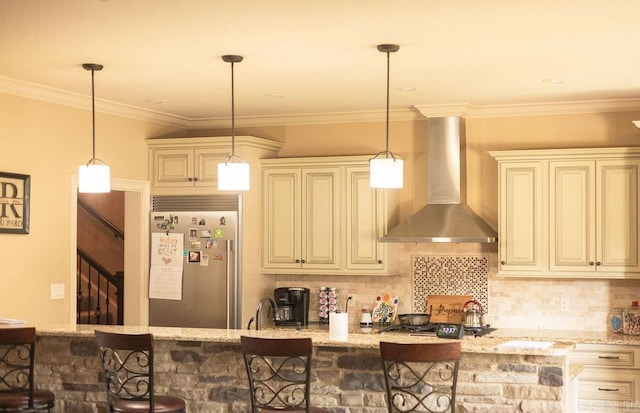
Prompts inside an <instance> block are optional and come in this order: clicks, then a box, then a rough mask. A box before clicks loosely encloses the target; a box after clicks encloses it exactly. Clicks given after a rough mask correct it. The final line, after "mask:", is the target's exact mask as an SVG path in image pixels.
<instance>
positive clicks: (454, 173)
mask: <svg viewBox="0 0 640 413" xmlns="http://www.w3.org/2000/svg"><path fill="white" fill-rule="evenodd" d="M428 122H429V123H428V138H427V139H428V140H427V144H428V147H427V152H428V153H427V162H428V165H427V168H428V183H427V192H428V193H427V205H426V206H424V207H423V208H422V209H420V210H419V211H418V212H416V213H415V214H414V215H412V216H411V217H410V218H409V219H407V220H406V221H405V222H403V223H402V224H400V225H398V226H397V227H395V228H394V229H392V230H391V231H389V232H388V233H387V234H385V236H383V237H381V238H380V242H419V243H427V242H482V243H491V242H496V241H497V239H498V234H497V233H496V232H495V231H494V230H493V228H491V227H490V226H489V225H488V224H487V223H486V222H484V221H483V220H482V219H481V218H480V217H479V216H478V215H477V214H476V213H475V212H473V210H472V209H471V208H470V207H469V206H468V205H466V202H467V194H466V185H467V182H466V172H465V166H466V159H465V136H464V119H462V118H460V117H457V116H449V117H440V118H429V120H428Z"/></svg>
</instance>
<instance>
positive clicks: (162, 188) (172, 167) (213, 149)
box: [147, 136, 282, 194]
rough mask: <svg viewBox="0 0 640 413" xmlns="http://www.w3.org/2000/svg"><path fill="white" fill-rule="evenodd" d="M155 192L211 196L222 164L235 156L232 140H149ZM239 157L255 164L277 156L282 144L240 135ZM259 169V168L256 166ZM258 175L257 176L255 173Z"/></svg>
mask: <svg viewBox="0 0 640 413" xmlns="http://www.w3.org/2000/svg"><path fill="white" fill-rule="evenodd" d="M147 145H148V146H149V178H150V180H151V185H152V187H153V190H154V193H161V192H162V193H171V194H174V193H210V192H211V190H216V189H217V185H218V164H219V163H221V162H225V161H226V160H227V158H228V157H229V154H230V153H231V137H228V136H222V137H202V138H156V139H147ZM235 146H236V154H237V155H239V156H241V157H242V158H243V159H244V160H245V161H247V162H249V163H251V162H252V161H255V160H258V159H260V158H271V157H274V156H275V155H276V153H277V151H278V150H279V149H280V148H281V147H282V144H281V143H279V142H275V141H271V140H267V139H262V138H257V137H253V136H236V138H235ZM255 168H256V169H259V168H258V165H257V163H256V165H255ZM254 175H257V174H254Z"/></svg>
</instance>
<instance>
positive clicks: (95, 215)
mask: <svg viewBox="0 0 640 413" xmlns="http://www.w3.org/2000/svg"><path fill="white" fill-rule="evenodd" d="M78 206H79V207H81V208H82V209H84V210H85V211H87V213H89V215H91V216H92V217H93V218H95V219H96V220H98V221H99V222H100V223H101V224H102V225H104V226H105V227H107V228H109V230H110V231H111V232H113V236H114V237H116V238H121V239H123V240H124V232H123V231H122V230H120V228H118V227H117V226H115V224H113V223H112V222H111V221H109V220H108V219H107V218H105V217H104V215H102V214H101V213H99V212H98V211H96V210H95V208H93V207H92V206H91V205H89V204H88V203H86V202H85V201H83V200H82V199H78Z"/></svg>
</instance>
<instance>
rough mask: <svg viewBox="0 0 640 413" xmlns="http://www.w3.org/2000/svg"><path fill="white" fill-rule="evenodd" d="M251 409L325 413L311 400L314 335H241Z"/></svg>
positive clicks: (255, 411)
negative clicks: (279, 336) (304, 336)
mask: <svg viewBox="0 0 640 413" xmlns="http://www.w3.org/2000/svg"><path fill="white" fill-rule="evenodd" d="M240 343H241V349H242V353H243V356H244V362H245V366H246V368H247V376H248V378H249V392H250V394H251V408H252V411H253V413H258V412H261V411H265V410H278V411H306V412H307V413H309V412H325V411H326V410H324V409H321V408H315V407H312V406H311V403H310V388H311V355H312V353H313V347H312V343H311V339H310V338H283V339H271V338H256V337H247V336H242V337H240Z"/></svg>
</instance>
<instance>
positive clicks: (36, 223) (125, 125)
mask: <svg viewBox="0 0 640 413" xmlns="http://www.w3.org/2000/svg"><path fill="white" fill-rule="evenodd" d="M635 119H640V111H639V112H635V113H634V112H622V113H598V114H582V115H558V116H531V117H506V118H486V119H467V121H466V125H467V161H468V201H469V204H470V205H471V206H472V207H473V208H474V209H475V210H476V212H478V213H479V214H480V215H481V216H482V217H484V218H485V219H486V220H487V221H488V222H489V223H490V224H491V225H493V226H494V227H496V222H497V186H496V184H497V165H496V162H495V161H494V160H493V159H492V158H491V157H490V156H489V155H488V154H487V151H489V150H499V149H524V148H527V149H528V148H551V147H554V148H555V147H588V146H638V145H640V131H638V130H637V129H636V128H635V127H634V126H633V125H632V124H631V121H632V120H635ZM427 129H428V122H427V121H425V120H419V121H402V122H392V125H391V129H390V149H391V151H393V152H394V153H396V154H398V155H400V156H403V157H404V158H405V183H406V184H405V188H403V189H402V190H398V191H396V195H397V198H398V199H399V207H398V210H397V215H398V217H399V218H400V219H402V218H406V217H407V216H409V215H410V214H411V213H412V212H414V211H415V210H417V209H418V208H419V207H420V206H422V205H423V204H424V203H425V202H426V195H425V193H424V191H423V189H422V188H424V185H425V182H426V177H425V175H426V165H425V161H424V158H425V151H426V147H425V139H424V137H425V136H426V133H427ZM96 131H97V138H96V139H97V149H96V150H97V156H98V157H99V158H100V159H102V160H104V161H105V162H106V163H108V164H109V165H110V166H111V168H112V175H113V176H114V177H117V178H123V179H135V180H146V179H147V171H148V167H147V147H146V145H145V142H144V139H145V138H148V137H158V136H187V135H191V136H194V135H207V134H208V135H210V136H211V135H214V136H215V131H213V133H212V131H207V132H204V131H198V132H187V131H179V130H172V129H171V128H168V127H163V126H157V125H152V124H149V123H145V122H141V121H136V120H131V119H127V118H121V117H116V116H111V115H104V114H100V113H98V114H97V118H96ZM218 132H221V131H218ZM219 134H221V135H226V134H228V131H222V132H221V133H219ZM237 134H239V135H240V134H249V135H254V136H259V137H263V138H269V139H274V140H278V141H281V142H284V143H285V146H284V147H283V149H282V151H281V153H280V155H281V156H285V157H289V156H291V157H292V156H307V155H309V156H310V155H338V154H344V155H351V154H367V153H368V154H375V153H377V152H380V151H381V150H383V149H384V140H385V137H384V123H383V122H378V123H361V124H331V125H307V126H288V127H284V126H282V127H263V128H244V129H242V128H240V129H239V130H238V131H237ZM90 156H91V116H90V112H88V111H86V110H80V109H75V108H71V107H66V106H60V105H53V104H48V103H43V102H39V101H35V100H30V99H25V98H18V97H15V96H10V95H0V171H5V172H15V173H23V174H28V175H31V179H32V187H31V233H30V234H28V235H14V234H0V251H2V252H1V258H2V259H1V261H0V268H1V271H0V277H2V278H1V280H2V281H1V282H2V284H1V286H2V287H1V288H0V317H12V318H20V319H26V320H29V321H30V322H33V323H64V322H67V321H68V318H69V308H74V306H75V302H74V301H73V300H70V297H69V294H68V291H69V289H68V288H67V297H66V299H65V300H55V301H52V300H50V298H49V295H50V291H49V287H50V284H52V283H65V284H66V285H67V287H68V283H69V280H68V279H69V274H70V272H71V271H72V270H73V266H74V265H75V263H74V262H70V261H71V260H70V259H69V257H70V254H69V248H70V246H71V245H72V244H73V240H74V237H75V234H72V233H70V232H71V231H70V229H71V228H72V225H71V223H70V222H69V220H70V212H69V208H70V199H72V198H71V197H72V193H71V191H72V189H71V177H72V175H74V174H76V173H77V167H78V165H80V164H82V163H85V162H86V161H87V160H88V159H89V158H90ZM401 248H402V249H401V251H403V252H402V253H401V258H402V262H401V263H400V265H401V268H403V270H402V271H403V273H402V274H401V275H400V276H399V277H392V278H387V279H384V280H383V279H377V278H375V277H368V278H367V279H364V280H365V281H363V278H359V277H353V278H345V279H340V280H339V282H341V283H344V284H342V285H345V288H352V287H354V288H357V289H358V294H359V296H361V297H363V301H366V297H367V295H371V297H374V296H375V294H379V293H380V292H381V291H380V290H381V289H385V290H386V289H393V288H397V289H398V291H402V293H403V294H405V291H407V290H408V288H407V283H409V282H410V276H411V274H410V266H409V262H410V259H411V255H412V254H415V253H430V252H432V250H433V249H434V248H435V249H436V250H438V249H439V248H441V247H438V246H436V247H433V246H424V245H423V246H414V245H403V246H401ZM416 251H417V252H416ZM446 251H447V252H448V253H456V251H455V249H454V250H452V249H451V246H447V247H446ZM466 252H468V251H466ZM459 253H465V250H463V251H461V252H459ZM490 253H491V254H493V259H494V260H495V252H490ZM327 281H330V282H333V281H334V280H332V279H326V278H323V277H294V278H293V279H292V278H291V277H279V278H278V280H277V283H278V284H279V285H289V284H292V283H296V284H302V285H307V286H310V287H313V288H315V286H316V285H319V284H323V285H324V284H328V282H327ZM335 281H336V282H338V280H335ZM523 285H535V286H536V288H539V289H541V290H543V291H545V293H544V294H538V295H537V296H535V297H530V299H529V301H528V303H529V304H527V306H526V308H527V309H530V308H533V309H534V310H536V311H540V312H541V313H542V314H547V313H544V312H543V311H542V306H543V305H546V304H548V303H549V302H553V300H557V299H559V297H560V296H561V295H562V294H565V293H564V292H563V291H566V289H571V296H572V297H573V298H572V300H574V301H572V303H574V302H575V305H573V306H572V309H573V308H574V307H575V310H576V311H575V312H574V311H571V314H570V315H567V316H566V317H574V316H575V320H581V319H583V318H584V317H585V316H588V314H591V313H589V312H588V310H586V309H587V308H589V306H588V305H587V304H588V303H589V304H590V303H592V299H604V298H606V299H607V300H608V301H607V303H608V304H601V305H600V306H599V308H600V309H598V310H594V311H596V312H597V317H596V319H598V317H600V318H602V314H604V313H606V311H607V310H606V309H603V308H604V307H608V306H609V305H610V304H615V303H617V302H621V303H622V302H626V301H627V299H628V294H627V295H625V294H618V292H619V291H623V290H624V291H626V290H628V289H629V288H632V289H634V290H632V291H635V289H636V288H637V287H638V283H637V282H627V283H620V282H608V281H580V282H578V281H561V282H560V281H553V280H540V281H528V280H520V279H515V280H513V279H509V280H503V279H498V278H497V277H495V275H492V276H491V279H490V292H491V295H490V299H491V301H492V308H493V309H494V311H495V312H496V318H495V320H497V321H498V322H500V323H501V324H502V325H504V326H508V325H509V324H510V323H511V321H510V320H522V319H523V317H524V316H523V314H525V315H526V314H530V313H529V312H524V313H523V311H524V310H521V308H524V307H522V306H521V304H522V303H521V301H522V294H523V291H526V289H523V288H522V286H523ZM558 286H562V287H563V288H562V289H560V288H558ZM605 286H606V288H605ZM540 295H544V301H540V300H542V299H541V298H540V297H539V296H540ZM605 296H606V297H605ZM613 296H615V297H614V298H611V297H613ZM257 299H258V297H256V300H257ZM358 305H359V304H358ZM403 310H407V311H408V310H409V309H408V308H403ZM589 311H590V310H589ZM549 314H551V313H549ZM510 317H511V318H510ZM573 324H574V325H575V323H573ZM595 325H596V324H595V323H594V326H595ZM597 325H598V326H599V325H600V324H597ZM593 328H595V327H593Z"/></svg>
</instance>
